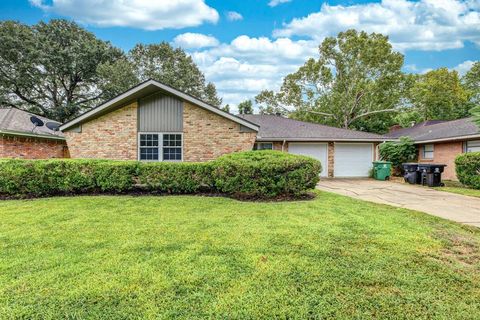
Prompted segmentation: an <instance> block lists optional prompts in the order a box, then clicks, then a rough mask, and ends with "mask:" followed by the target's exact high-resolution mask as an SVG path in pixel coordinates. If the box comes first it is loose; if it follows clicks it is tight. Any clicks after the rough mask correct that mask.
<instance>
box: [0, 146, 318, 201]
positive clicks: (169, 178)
mask: <svg viewBox="0 0 480 320" xmlns="http://www.w3.org/2000/svg"><path fill="white" fill-rule="evenodd" d="M320 171H321V166H320V163H319V162H318V161H316V160H314V159H311V158H308V157H303V156H295V155H291V154H286V153H282V152H277V151H249V152H242V153H236V154H231V155H227V156H223V157H221V158H219V159H217V160H215V161H211V162H204V163H172V162H156V163H152V162H150V163H144V162H138V161H112V160H60V159H56V160H1V161H0V195H1V196H3V197H5V196H7V197H25V196H27V197H40V196H49V195H65V194H89V193H101V192H105V193H125V192H130V191H142V192H145V191H147V192H156V193H158V192H160V193H170V194H188V193H190V194H191V193H198V192H208V193H223V194H228V195H235V196H242V197H258V198H269V197H277V196H282V195H299V194H301V193H303V192H305V191H306V190H309V189H313V188H314V187H315V185H316V183H317V182H318V175H319V173H320Z"/></svg>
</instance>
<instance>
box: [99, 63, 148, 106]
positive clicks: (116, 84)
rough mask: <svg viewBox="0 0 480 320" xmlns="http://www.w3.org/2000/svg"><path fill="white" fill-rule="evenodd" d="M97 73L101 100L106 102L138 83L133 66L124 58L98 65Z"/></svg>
mask: <svg viewBox="0 0 480 320" xmlns="http://www.w3.org/2000/svg"><path fill="white" fill-rule="evenodd" d="M97 73H98V77H99V83H98V87H99V88H100V89H101V90H102V93H103V98H104V99H106V100H108V99H111V98H113V97H115V96H117V95H119V94H120V93H122V92H125V91H127V90H128V89H130V88H131V87H133V86H135V85H136V84H138V83H139V82H140V81H139V80H138V78H137V75H136V70H135V67H134V65H133V64H132V63H131V62H130V61H128V59H126V58H122V59H118V60H117V61H114V62H108V63H103V64H101V65H99V66H98V67H97Z"/></svg>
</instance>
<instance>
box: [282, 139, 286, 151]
mask: <svg viewBox="0 0 480 320" xmlns="http://www.w3.org/2000/svg"><path fill="white" fill-rule="evenodd" d="M286 142H287V140H285V139H283V142H282V152H284V150H285V143H286Z"/></svg>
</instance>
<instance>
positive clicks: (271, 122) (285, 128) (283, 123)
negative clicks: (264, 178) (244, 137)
mask: <svg viewBox="0 0 480 320" xmlns="http://www.w3.org/2000/svg"><path fill="white" fill-rule="evenodd" d="M240 116H241V117H242V118H244V119H246V120H248V121H250V122H253V123H256V124H257V125H258V126H260V130H259V131H258V136H257V140H259V141H283V140H289V141H374V142H375V141H380V142H382V141H385V140H392V139H391V138H387V137H384V136H381V135H378V134H374V133H368V132H362V131H355V130H347V129H341V128H335V127H330V126H325V125H321V124H317V123H311V122H304V121H298V120H294V119H289V118H284V117H282V116H276V115H259V114H244V115H240Z"/></svg>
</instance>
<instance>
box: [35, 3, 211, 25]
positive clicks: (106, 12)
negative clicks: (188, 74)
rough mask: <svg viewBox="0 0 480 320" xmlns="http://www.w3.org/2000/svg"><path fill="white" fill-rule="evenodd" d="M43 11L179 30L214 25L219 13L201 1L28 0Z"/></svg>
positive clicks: (94, 21)
mask: <svg viewBox="0 0 480 320" xmlns="http://www.w3.org/2000/svg"><path fill="white" fill-rule="evenodd" d="M30 3H31V4H32V5H33V6H36V7H38V8H41V9H42V10H44V11H46V12H53V13H55V14H58V15H62V16H67V17H71V18H73V19H75V20H77V21H80V22H83V23H88V24H94V25H97V26H102V27H112V26H117V27H133V28H140V29H145V30H161V29H168V28H172V29H180V28H185V27H193V26H199V25H201V24H203V23H205V22H211V23H216V22H217V21H218V18H219V16H218V12H217V11H216V10H215V9H213V8H211V7H209V6H208V5H207V4H205V1H204V0H175V1H171V0H155V1H152V0H103V1H99V0H52V2H51V4H49V3H50V2H48V3H47V1H45V0H30Z"/></svg>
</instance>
